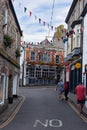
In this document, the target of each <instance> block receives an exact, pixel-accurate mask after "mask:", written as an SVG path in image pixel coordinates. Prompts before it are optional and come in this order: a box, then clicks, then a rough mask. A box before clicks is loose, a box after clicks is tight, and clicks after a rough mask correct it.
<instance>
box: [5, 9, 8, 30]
mask: <svg viewBox="0 0 87 130" xmlns="http://www.w3.org/2000/svg"><path fill="white" fill-rule="evenodd" d="M7 22H8V10H7V9H6V10H5V17H4V25H6V26H4V33H7Z"/></svg>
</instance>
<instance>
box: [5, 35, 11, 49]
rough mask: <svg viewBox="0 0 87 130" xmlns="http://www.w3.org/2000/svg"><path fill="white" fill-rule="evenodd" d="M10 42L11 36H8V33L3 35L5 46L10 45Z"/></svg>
mask: <svg viewBox="0 0 87 130" xmlns="http://www.w3.org/2000/svg"><path fill="white" fill-rule="evenodd" d="M11 44H12V38H11V37H10V36H9V35H7V34H6V35H4V45H5V46H6V47H9V48H10V47H11Z"/></svg>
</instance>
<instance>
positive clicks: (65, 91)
mask: <svg viewBox="0 0 87 130" xmlns="http://www.w3.org/2000/svg"><path fill="white" fill-rule="evenodd" d="M68 93H69V82H68V81H66V82H65V84H64V96H65V100H66V101H67V100H68Z"/></svg>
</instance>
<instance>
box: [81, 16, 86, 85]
mask: <svg viewBox="0 0 87 130" xmlns="http://www.w3.org/2000/svg"><path fill="white" fill-rule="evenodd" d="M85 64H87V14H86V16H85V17H84V31H83V57H82V74H83V73H84V72H85ZM82 77H83V78H84V84H85V85H86V75H83V76H82Z"/></svg>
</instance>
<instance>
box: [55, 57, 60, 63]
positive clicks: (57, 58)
mask: <svg viewBox="0 0 87 130" xmlns="http://www.w3.org/2000/svg"><path fill="white" fill-rule="evenodd" d="M59 58H60V56H59V55H56V63H59Z"/></svg>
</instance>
